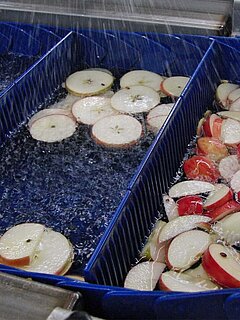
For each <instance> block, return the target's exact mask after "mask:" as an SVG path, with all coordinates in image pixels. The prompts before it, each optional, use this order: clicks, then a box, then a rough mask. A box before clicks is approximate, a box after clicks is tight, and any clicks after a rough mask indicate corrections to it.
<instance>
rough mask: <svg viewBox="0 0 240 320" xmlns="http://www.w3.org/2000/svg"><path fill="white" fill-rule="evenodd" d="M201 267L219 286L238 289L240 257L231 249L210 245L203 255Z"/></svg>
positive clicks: (217, 244) (239, 285) (214, 244)
mask: <svg viewBox="0 0 240 320" xmlns="http://www.w3.org/2000/svg"><path fill="white" fill-rule="evenodd" d="M202 265H203V268H204V270H205V271H206V272H207V274H208V275H209V277H210V278H211V279H212V280H213V281H214V282H216V283H218V284H219V285H221V286H223V287H225V288H239V287H240V255H239V253H238V252H237V251H236V250H234V249H233V248H232V247H227V246H224V245H222V244H219V243H213V244H211V245H210V246H209V248H208V250H206V251H205V253H204V255H203V259H202Z"/></svg>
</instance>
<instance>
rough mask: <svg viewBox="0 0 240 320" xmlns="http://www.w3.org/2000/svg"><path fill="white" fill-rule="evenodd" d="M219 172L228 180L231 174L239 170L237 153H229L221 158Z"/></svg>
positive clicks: (239, 164)
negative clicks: (229, 154)
mask: <svg viewBox="0 0 240 320" xmlns="http://www.w3.org/2000/svg"><path fill="white" fill-rule="evenodd" d="M218 169H219V172H220V174H221V176H222V177H223V178H224V179H225V180H226V181H227V182H229V181H230V180H231V179H232V177H233V175H234V174H235V173H236V172H237V171H238V170H240V163H239V160H238V156H237V155H231V156H228V157H226V158H223V159H222V160H221V161H220V163H219V167H218Z"/></svg>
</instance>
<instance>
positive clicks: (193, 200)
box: [177, 196, 203, 216]
mask: <svg viewBox="0 0 240 320" xmlns="http://www.w3.org/2000/svg"><path fill="white" fill-rule="evenodd" d="M177 207H178V214H179V216H185V215H191V214H202V213H203V202H202V198H201V197H199V196H185V197H182V198H180V199H178V201H177Z"/></svg>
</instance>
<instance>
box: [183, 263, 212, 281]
mask: <svg viewBox="0 0 240 320" xmlns="http://www.w3.org/2000/svg"><path fill="white" fill-rule="evenodd" d="M184 274H187V275H189V276H191V277H194V278H200V279H207V280H209V276H208V274H207V272H206V271H205V270H204V269H203V266H202V264H199V266H197V267H196V268H193V269H188V270H186V271H185V272H184Z"/></svg>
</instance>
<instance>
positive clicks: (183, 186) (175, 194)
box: [168, 180, 214, 198]
mask: <svg viewBox="0 0 240 320" xmlns="http://www.w3.org/2000/svg"><path fill="white" fill-rule="evenodd" d="M213 190H214V185H213V184H212V183H210V182H205V181H197V180H188V181H181V182H178V183H176V184H174V185H173V186H172V187H171V188H170V189H169V192H168V193H169V196H170V197H171V198H180V197H184V196H190V195H195V194H201V193H206V192H211V191H213Z"/></svg>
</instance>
